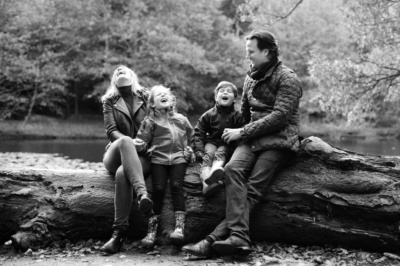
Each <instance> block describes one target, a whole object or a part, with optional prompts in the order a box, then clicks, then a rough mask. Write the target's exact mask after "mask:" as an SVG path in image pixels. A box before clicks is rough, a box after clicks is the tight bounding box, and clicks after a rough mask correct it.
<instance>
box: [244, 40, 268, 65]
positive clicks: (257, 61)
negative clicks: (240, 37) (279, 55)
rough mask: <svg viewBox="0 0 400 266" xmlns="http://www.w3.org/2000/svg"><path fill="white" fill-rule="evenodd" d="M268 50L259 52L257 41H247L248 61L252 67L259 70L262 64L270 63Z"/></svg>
mask: <svg viewBox="0 0 400 266" xmlns="http://www.w3.org/2000/svg"><path fill="white" fill-rule="evenodd" d="M268 52H269V51H268V49H264V50H259V49H258V47H257V39H251V40H247V41H246V59H249V60H250V62H251V67H253V68H259V67H260V66H261V65H262V64H264V63H267V62H269V59H268Z"/></svg>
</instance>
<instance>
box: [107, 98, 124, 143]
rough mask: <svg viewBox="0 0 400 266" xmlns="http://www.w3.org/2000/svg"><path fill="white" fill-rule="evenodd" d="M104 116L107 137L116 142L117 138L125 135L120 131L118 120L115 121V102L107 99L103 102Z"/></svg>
mask: <svg viewBox="0 0 400 266" xmlns="http://www.w3.org/2000/svg"><path fill="white" fill-rule="evenodd" d="M103 116H104V125H105V127H106V133H107V137H108V139H109V140H110V141H111V142H114V141H116V140H117V139H119V138H121V137H123V136H125V135H124V134H122V133H121V132H119V131H118V127H117V122H116V121H115V117H114V114H113V104H112V102H111V101H110V100H105V101H104V102H103Z"/></svg>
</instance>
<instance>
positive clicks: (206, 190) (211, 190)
mask: <svg viewBox="0 0 400 266" xmlns="http://www.w3.org/2000/svg"><path fill="white" fill-rule="evenodd" d="M223 186H224V182H222V181H219V182H218V183H214V184H211V185H209V186H203V195H204V196H205V197H210V196H212V195H214V194H216V193H218V192H219V191H220V190H221V188H222V187H223Z"/></svg>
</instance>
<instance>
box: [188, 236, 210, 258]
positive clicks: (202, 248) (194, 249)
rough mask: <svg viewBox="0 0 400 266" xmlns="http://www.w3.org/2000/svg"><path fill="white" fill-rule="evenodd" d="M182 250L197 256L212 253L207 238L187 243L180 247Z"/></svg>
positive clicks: (206, 255)
mask: <svg viewBox="0 0 400 266" xmlns="http://www.w3.org/2000/svg"><path fill="white" fill-rule="evenodd" d="M182 250H183V251H186V252H187V253H189V254H192V255H194V256H197V257H205V258H209V257H211V255H212V253H213V252H212V244H211V243H210V242H209V241H208V240H207V239H203V240H201V241H199V242H197V243H195V244H188V245H185V246H183V247H182Z"/></svg>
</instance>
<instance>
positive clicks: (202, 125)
mask: <svg viewBox="0 0 400 266" xmlns="http://www.w3.org/2000/svg"><path fill="white" fill-rule="evenodd" d="M206 121H209V116H208V114H207V113H205V114H203V115H202V116H201V117H200V118H199V120H198V121H197V125H196V127H195V128H194V143H193V150H194V152H196V151H202V152H204V143H205V142H206V136H207V131H208V126H207V125H208V123H206Z"/></svg>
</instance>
